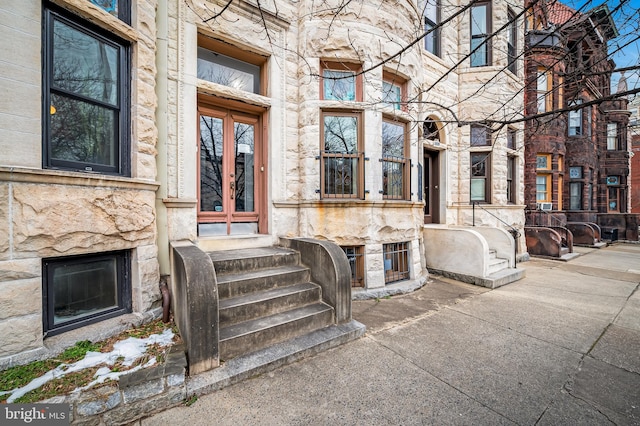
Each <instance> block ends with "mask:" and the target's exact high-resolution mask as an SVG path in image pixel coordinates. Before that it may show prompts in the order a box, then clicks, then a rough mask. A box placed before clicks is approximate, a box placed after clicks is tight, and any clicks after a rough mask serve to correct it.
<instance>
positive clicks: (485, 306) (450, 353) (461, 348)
mask: <svg viewBox="0 0 640 426" xmlns="http://www.w3.org/2000/svg"><path fill="white" fill-rule="evenodd" d="M577 251H580V252H581V253H582V256H580V257H579V258H577V259H574V260H572V261H571V262H569V263H564V262H554V261H548V260H535V259H534V260H532V261H530V262H527V263H524V264H520V265H519V267H523V268H525V269H526V272H527V277H526V278H525V279H523V280H521V281H519V282H516V283H513V284H509V285H507V286H504V287H500V288H498V289H495V290H491V291H489V290H487V289H484V288H480V287H475V286H472V285H467V284H463V283H459V282H456V281H452V280H448V279H444V278H442V279H440V278H437V277H432V279H431V280H430V282H429V283H428V284H427V285H426V286H425V287H424V288H423V289H421V290H419V291H416V292H414V293H412V294H409V295H404V296H397V297H393V298H390V299H381V300H379V301H375V300H369V301H358V302H354V308H353V311H354V312H353V317H354V318H355V319H357V320H358V321H360V322H363V323H364V324H366V325H367V333H366V335H365V336H364V337H363V338H361V339H359V340H357V341H354V342H351V343H348V344H346V345H343V346H340V347H338V348H335V349H332V350H329V351H327V352H324V353H321V354H319V355H317V356H314V357H311V358H307V359H304V360H302V361H299V362H297V363H294V364H292V365H288V366H285V367H282V368H280V369H277V370H275V371H273V372H271V373H269V374H265V375H263V376H260V377H258V378H255V379H251V380H247V381H245V382H242V383H240V384H237V385H234V386H230V387H228V388H225V389H223V390H221V391H218V392H214V393H212V394H210V395H206V396H203V397H200V398H199V399H198V400H197V402H195V403H194V404H193V405H191V406H188V407H187V406H181V407H177V408H173V409H170V410H167V411H165V412H162V413H160V414H157V415H155V416H153V417H150V418H147V419H144V420H142V421H141V422H139V424H141V425H144V426H151V425H153V426H156V425H190V426H196V425H234V426H240V425H322V424H326V425H337V424H340V425H342V424H346V425H413V424H435V425H440V424H455V425H459V424H469V425H501V424H521V425H534V424H540V425H607V424H619V425H640V290H639V288H638V287H639V283H640V245H631V244H621V243H620V244H616V245H613V246H610V247H607V248H603V249H600V250H592V249H580V248H578V249H577Z"/></svg>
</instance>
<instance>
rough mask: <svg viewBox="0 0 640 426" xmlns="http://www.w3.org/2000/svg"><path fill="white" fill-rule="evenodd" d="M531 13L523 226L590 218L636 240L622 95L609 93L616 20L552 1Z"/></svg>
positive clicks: (604, 11)
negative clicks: (610, 44) (614, 96)
mask: <svg viewBox="0 0 640 426" xmlns="http://www.w3.org/2000/svg"><path fill="white" fill-rule="evenodd" d="M533 11H534V12H533V13H532V14H531V15H530V16H529V19H528V24H529V27H528V30H527V33H526V40H527V48H526V54H525V68H526V76H525V78H526V91H525V111H526V115H527V116H531V117H534V118H533V119H531V120H528V121H527V123H526V128H525V146H526V149H525V158H526V161H525V164H526V165H527V167H526V169H525V178H524V179H525V203H526V205H527V224H528V225H533V226H565V224H566V223H567V222H589V223H596V224H598V225H600V226H601V227H602V228H604V229H605V231H611V230H614V229H615V230H616V231H615V232H616V233H617V234H618V235H619V238H623V239H624V238H627V239H634V240H637V238H638V236H637V218H635V216H632V215H628V214H627V213H629V198H628V197H629V185H630V181H629V157H630V155H629V153H630V143H629V142H628V140H627V137H628V131H627V129H628V123H629V112H628V111H627V99H626V98H621V99H613V100H611V99H610V98H609V96H610V95H611V89H610V85H611V72H612V70H613V69H614V66H615V65H614V64H613V62H612V61H610V60H609V59H608V50H607V49H608V48H607V46H608V41H609V40H611V39H613V38H615V37H617V35H618V32H617V29H616V26H615V23H614V22H613V20H612V18H611V17H610V14H609V10H608V8H607V6H606V5H604V6H601V7H597V8H594V9H592V10H589V11H586V12H578V11H576V10H574V9H571V8H569V7H567V6H565V5H563V4H561V3H558V2H551V3H549V4H547V5H546V7H544V8H543V7H542V6H540V5H537V6H536V7H534V9H533ZM542 11H545V12H546V13H542ZM634 229H635V231H634Z"/></svg>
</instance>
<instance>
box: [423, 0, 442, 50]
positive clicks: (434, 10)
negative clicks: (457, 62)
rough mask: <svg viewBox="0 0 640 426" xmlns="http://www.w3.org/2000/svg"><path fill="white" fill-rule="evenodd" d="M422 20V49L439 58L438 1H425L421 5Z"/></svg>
mask: <svg viewBox="0 0 640 426" xmlns="http://www.w3.org/2000/svg"><path fill="white" fill-rule="evenodd" d="M422 16H423V18H424V32H425V36H424V48H425V50H426V51H427V52H430V53H432V54H434V55H436V56H440V27H438V24H439V23H440V0H426V1H424V4H422Z"/></svg>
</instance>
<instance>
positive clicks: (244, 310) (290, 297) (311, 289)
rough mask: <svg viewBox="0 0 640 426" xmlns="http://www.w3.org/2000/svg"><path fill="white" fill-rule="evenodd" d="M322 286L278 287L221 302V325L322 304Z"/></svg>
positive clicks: (296, 285)
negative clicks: (316, 303) (317, 303)
mask: <svg viewBox="0 0 640 426" xmlns="http://www.w3.org/2000/svg"><path fill="white" fill-rule="evenodd" d="M320 298H321V290H320V286H319V285H317V284H313V283H310V282H306V283H300V284H294V285H290V286H286V287H278V288H274V289H271V290H266V291H260V292H255V293H249V294H245V295H242V296H237V297H232V298H228V299H221V300H220V305H219V307H220V310H219V315H220V324H221V325H223V326H225V327H226V326H230V325H232V324H237V323H239V322H244V321H249V320H253V319H256V318H260V317H265V316H269V315H273V314H278V313H281V312H285V311H287V310H290V309H291V308H292V307H296V306H299V307H302V306H305V305H309V304H312V303H315V302H320V300H321V299H320Z"/></svg>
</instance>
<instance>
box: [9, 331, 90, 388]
mask: <svg viewBox="0 0 640 426" xmlns="http://www.w3.org/2000/svg"><path fill="white" fill-rule="evenodd" d="M100 349H101V344H100V343H91V342H90V341H88V340H83V341H80V342H76V344H75V345H74V346H72V347H70V348H67V349H66V350H65V351H64V352H62V353H61V354H60V355H58V356H57V357H55V358H52V359H47V360H45V361H35V362H32V363H30V364H26V365H17V366H15V367H12V368H9V369H7V370H5V371H3V372H0V390H1V391H10V390H13V389H16V388H20V387H22V386H24V385H26V384H27V383H29V382H30V381H31V380H33V379H35V378H37V377H40V376H42V375H43V374H44V373H46V372H47V371H49V370H52V369H54V368H56V367H57V366H59V365H60V364H63V363H64V364H71V363H74V362H76V361H79V360H81V359H82V358H84V356H85V355H86V353H87V352H89V351H94V352H99V351H100Z"/></svg>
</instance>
